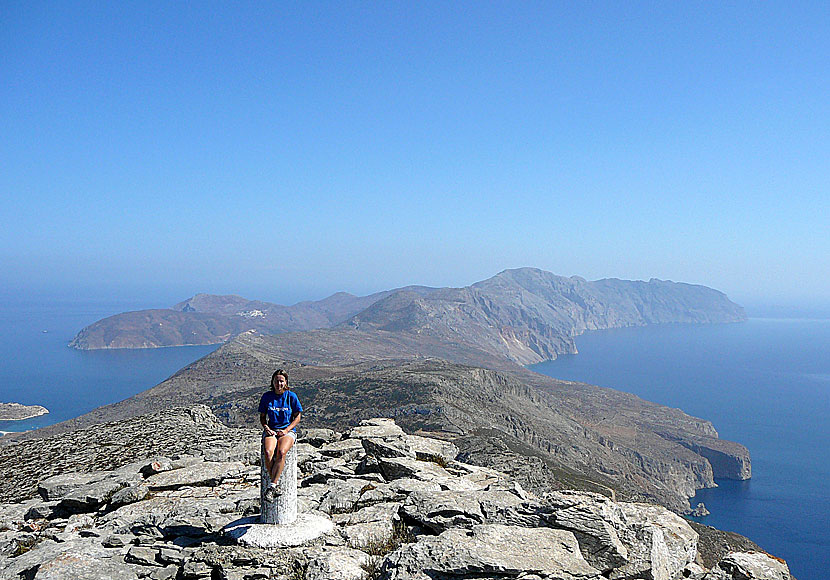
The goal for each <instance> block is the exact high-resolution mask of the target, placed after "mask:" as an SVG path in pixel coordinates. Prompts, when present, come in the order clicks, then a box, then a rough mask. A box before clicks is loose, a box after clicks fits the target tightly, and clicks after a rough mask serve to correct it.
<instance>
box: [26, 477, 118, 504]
mask: <svg viewBox="0 0 830 580" xmlns="http://www.w3.org/2000/svg"><path fill="white" fill-rule="evenodd" d="M109 475H110V472H107V471H95V472H92V473H74V472H73V473H61V474H59V475H53V476H52V477H49V478H47V479H44V480H43V481H41V482H40V483H38V488H37V492H38V493H39V494H40V497H42V498H43V499H44V501H57V500H61V499H63V498H65V497H66V496H67V495H69V494H70V493H72V492H74V491H76V490H78V489H80V488H82V487H84V486H86V485H90V484H93V483H96V482H99V481H101V480H102V479H104V478H106V477H108V476H109Z"/></svg>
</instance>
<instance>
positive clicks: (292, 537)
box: [222, 513, 334, 548]
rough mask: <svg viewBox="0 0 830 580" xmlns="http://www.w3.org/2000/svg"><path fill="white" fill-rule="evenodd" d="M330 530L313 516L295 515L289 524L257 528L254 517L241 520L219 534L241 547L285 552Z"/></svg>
mask: <svg viewBox="0 0 830 580" xmlns="http://www.w3.org/2000/svg"><path fill="white" fill-rule="evenodd" d="M333 529H334V523H333V522H332V521H331V520H330V519H328V518H326V517H324V516H322V515H316V514H305V513H304V514H299V515H298V516H297V519H296V520H295V521H294V522H292V523H290V524H277V525H274V524H260V523H259V518H258V517H252V518H242V519H241V520H236V521H235V522H231V523H229V524H228V525H227V526H225V528H224V529H223V530H222V531H223V532H224V534H225V535H226V536H229V537H231V538H233V539H234V540H236V541H237V542H239V543H240V544H242V545H244V546H251V547H255V548H289V547H293V546H301V545H303V544H305V543H307V542H310V541H312V540H315V539H317V538H319V537H320V536H322V535H323V534H327V533H328V532H330V531H332V530H333Z"/></svg>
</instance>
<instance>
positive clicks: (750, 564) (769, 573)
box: [704, 552, 792, 580]
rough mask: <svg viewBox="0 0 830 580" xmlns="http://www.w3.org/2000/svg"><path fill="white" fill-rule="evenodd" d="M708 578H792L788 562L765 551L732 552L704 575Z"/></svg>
mask: <svg viewBox="0 0 830 580" xmlns="http://www.w3.org/2000/svg"><path fill="white" fill-rule="evenodd" d="M704 578H705V579H706V580H791V579H792V576H791V575H790V569H789V567H787V563H786V562H784V561H782V560H779V559H777V558H773V557H772V556H770V555H769V554H765V553H763V552H732V553H730V554H727V555H726V556H725V557H724V558H723V559H722V560H721V561H720V562H718V565H717V566H715V569H714V570H713V571H712V572H710V573H709V574H707V575H706V576H704Z"/></svg>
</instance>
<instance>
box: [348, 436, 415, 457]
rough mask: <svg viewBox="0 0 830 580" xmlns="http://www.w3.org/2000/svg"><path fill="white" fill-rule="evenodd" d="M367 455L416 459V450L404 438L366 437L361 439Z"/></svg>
mask: <svg viewBox="0 0 830 580" xmlns="http://www.w3.org/2000/svg"><path fill="white" fill-rule="evenodd" d="M361 442H362V443H363V449H364V451H366V454H367V455H372V456H374V457H376V458H378V457H408V458H410V459H415V452H414V451H413V450H412V449H410V448H409V446H408V445H407V444H406V441H405V440H404V439H381V438H380V437H366V438H364V439H362V440H361Z"/></svg>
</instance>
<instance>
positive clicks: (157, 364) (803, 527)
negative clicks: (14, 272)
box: [0, 299, 830, 580]
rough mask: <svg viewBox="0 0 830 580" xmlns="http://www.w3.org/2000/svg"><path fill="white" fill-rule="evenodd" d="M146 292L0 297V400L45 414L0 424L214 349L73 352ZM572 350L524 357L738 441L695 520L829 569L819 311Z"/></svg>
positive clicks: (123, 389) (826, 362) (103, 398)
mask: <svg viewBox="0 0 830 580" xmlns="http://www.w3.org/2000/svg"><path fill="white" fill-rule="evenodd" d="M146 307H147V304H137V303H128V302H115V301H111V302H103V301H92V300H90V301H79V300H38V299H31V300H21V299H15V300H4V301H3V303H2V304H0V402H17V403H23V404H31V405H43V406H44V407H46V408H47V409H49V411H50V412H49V414H47V415H42V416H40V417H36V418H33V419H28V420H24V421H0V431H23V430H28V429H36V428H39V427H43V426H46V425H51V424H53V423H57V422H59V421H63V420H66V419H70V418H73V417H76V416H78V415H81V414H83V413H86V412H87V411H90V410H92V409H94V408H95V407H98V406H100V405H106V404H109V403H113V402H116V401H119V400H122V399H125V398H127V397H130V396H132V395H134V394H136V393H139V392H141V391H143V390H145V389H148V388H150V387H152V386H154V385H156V384H158V383H160V382H161V381H163V380H164V379H166V378H167V377H169V376H170V375H172V374H173V373H175V372H176V371H177V370H179V369H180V368H182V367H184V366H186V365H188V364H190V363H191V362H193V361H195V360H197V359H199V358H201V357H203V356H205V355H206V354H209V353H210V352H212V351H213V350H215V349H216V348H217V347H216V346H215V345H214V346H196V347H176V348H161V349H141V350H102V351H78V350H74V349H71V348H68V347H67V343H68V342H69V341H70V340H71V339H72V337H73V336H74V335H75V333H76V332H77V331H78V330H80V329H81V328H83V327H84V326H86V325H88V324H91V323H92V322H94V321H96V320H98V319H100V318H103V317H105V316H109V315H112V314H116V313H119V312H123V311H126V310H132V309H138V308H146ZM576 344H577V348H578V349H579V354H578V355H570V356H563V357H560V358H559V359H557V360H555V361H552V362H549V363H543V364H540V365H534V366H533V367H532V368H533V370H535V371H537V372H540V373H543V374H546V375H550V376H553V377H556V378H561V379H566V380H573V381H582V382H587V383H593V384H597V385H602V386H605V387H612V388H615V389H620V390H623V391H628V392H631V393H635V394H637V395H639V396H641V397H643V398H644V399H648V400H651V401H655V402H658V403H661V404H664V405H668V406H671V407H679V408H681V409H683V410H684V411H686V412H687V413H689V414H691V415H695V416H698V417H703V418H705V419H708V420H710V421H712V423H713V424H714V425H715V427H716V428H717V430H718V432H719V433H720V436H721V437H724V438H726V439H731V440H733V441H738V442H740V443H743V444H744V445H746V446H747V447H748V448H749V450H750V452H751V454H752V479H751V480H749V481H745V482H737V481H729V480H717V483H718V487H717V488H713V489H707V490H701V491H700V492H699V493H698V494H697V496H696V497H695V498H693V499H692V503H693V504H695V503H697V502H699V501H702V502H704V503H705V504H706V506H707V508H708V509H709V510H710V511H711V512H712V513H711V515H709V516H706V517H704V518H697V519H698V521H701V522H703V523H705V524H708V525H711V526H715V527H717V528H721V529H725V530H731V531H735V532H738V533H740V534H743V535H745V536H748V537H749V538H751V539H752V540H754V541H755V542H757V543H758V544H760V545H761V546H762V547H763V548H764V549H766V550H767V551H769V552H770V553H772V554H774V555H776V556H779V557H782V558H784V559H786V560H787V562H788V564H789V565H790V569H791V571H792V573H793V574H794V575H795V576H796V577H797V578H798V579H799V580H824V579H825V578H827V577H828V570H830V486H828V481H830V422H828V420H827V418H828V416H830V320H807V319H792V320H788V319H759V318H751V319H750V320H749V321H747V322H744V323H738V324H717V325H701V326H692V325H665V326H651V327H643V328H624V329H617V330H607V331H597V332H589V333H586V334H584V335H581V336H579V337H577V338H576Z"/></svg>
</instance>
